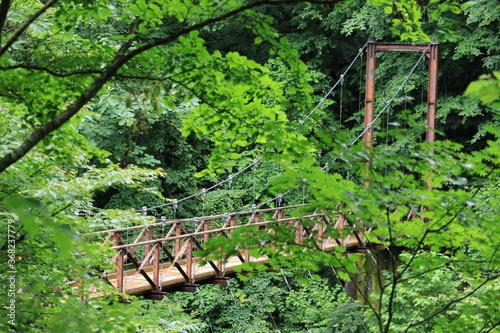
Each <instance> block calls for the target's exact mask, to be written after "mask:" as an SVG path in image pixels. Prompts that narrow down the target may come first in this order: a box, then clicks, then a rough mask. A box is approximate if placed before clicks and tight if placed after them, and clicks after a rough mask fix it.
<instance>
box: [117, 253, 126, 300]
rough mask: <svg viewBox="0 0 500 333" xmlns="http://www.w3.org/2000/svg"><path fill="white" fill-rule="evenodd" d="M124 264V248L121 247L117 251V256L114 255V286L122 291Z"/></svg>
mask: <svg viewBox="0 0 500 333" xmlns="http://www.w3.org/2000/svg"><path fill="white" fill-rule="evenodd" d="M124 265H125V250H124V249H121V250H119V252H118V257H116V288H117V289H118V292H120V293H123V292H125V291H124V281H123V280H124V267H123V266H124Z"/></svg>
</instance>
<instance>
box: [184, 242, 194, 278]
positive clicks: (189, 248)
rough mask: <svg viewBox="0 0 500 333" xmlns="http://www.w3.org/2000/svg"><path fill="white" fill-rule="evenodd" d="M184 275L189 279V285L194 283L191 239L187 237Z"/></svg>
mask: <svg viewBox="0 0 500 333" xmlns="http://www.w3.org/2000/svg"><path fill="white" fill-rule="evenodd" d="M186 253H187V254H186V274H187V276H188V277H189V280H190V281H189V283H193V282H194V276H193V238H192V237H189V240H188V244H187V249H186Z"/></svg>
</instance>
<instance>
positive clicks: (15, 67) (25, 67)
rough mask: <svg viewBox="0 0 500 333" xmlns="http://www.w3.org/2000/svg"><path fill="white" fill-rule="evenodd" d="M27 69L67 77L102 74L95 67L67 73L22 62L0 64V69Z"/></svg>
mask: <svg viewBox="0 0 500 333" xmlns="http://www.w3.org/2000/svg"><path fill="white" fill-rule="evenodd" d="M19 68H22V69H29V70H35V71H42V72H45V73H48V74H50V75H53V76H57V77H68V76H73V75H86V74H102V73H103V71H99V70H95V69H89V70H86V71H75V72H67V73H60V72H56V71H53V70H51V69H49V68H47V67H42V66H32V65H24V64H17V65H12V66H3V67H1V66H0V71H8V70H12V69H19Z"/></svg>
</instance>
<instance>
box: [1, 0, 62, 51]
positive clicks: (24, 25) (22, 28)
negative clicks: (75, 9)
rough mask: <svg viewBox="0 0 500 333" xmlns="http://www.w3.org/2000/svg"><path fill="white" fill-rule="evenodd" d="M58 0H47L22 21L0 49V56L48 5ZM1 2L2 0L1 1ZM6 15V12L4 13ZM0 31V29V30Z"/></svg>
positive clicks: (50, 5)
mask: <svg viewBox="0 0 500 333" xmlns="http://www.w3.org/2000/svg"><path fill="white" fill-rule="evenodd" d="M57 1H59V0H49V1H48V2H47V3H46V4H45V6H43V7H42V8H41V9H40V10H39V11H38V12H36V13H35V14H34V15H33V16H32V17H30V18H29V20H28V21H26V23H24V24H23V25H22V26H21V28H19V30H17V32H16V33H15V34H14V35H13V36H12V37H11V38H10V39H9V40H8V41H7V43H5V45H4V46H3V47H2V48H1V49H0V57H1V56H2V55H3V54H4V53H5V52H6V51H7V50H8V49H9V48H10V47H11V46H12V44H14V43H15V42H16V41H17V39H18V38H19V37H20V36H21V35H22V34H23V32H25V31H26V29H28V27H29V26H30V25H31V23H33V22H35V20H36V19H37V18H39V17H40V16H41V15H42V14H43V13H45V12H46V11H47V9H49V8H50V7H52V6H53V5H55V4H56V2H57ZM2 4H3V1H2ZM5 15H7V13H5ZM0 33H1V31H0Z"/></svg>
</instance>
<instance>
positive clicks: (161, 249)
mask: <svg viewBox="0 0 500 333" xmlns="http://www.w3.org/2000/svg"><path fill="white" fill-rule="evenodd" d="M365 49H366V54H367V56H366V91H365V122H364V130H363V132H362V133H361V134H360V135H359V136H358V137H357V138H355V139H354V141H353V142H352V144H355V143H356V142H357V141H358V140H359V139H360V138H361V137H364V143H365V145H367V146H370V145H372V137H373V125H374V123H375V122H376V121H377V119H378V118H379V117H380V115H381V114H383V113H384V112H385V111H386V110H387V108H388V107H389V106H390V104H391V102H392V100H393V99H394V98H395V97H396V96H397V95H398V94H399V92H400V91H401V89H402V87H403V86H404V85H405V84H406V83H407V82H408V79H409V77H410V75H411V74H412V73H413V72H414V71H415V69H416V68H417V65H418V64H419V63H420V61H421V60H422V59H423V58H424V57H425V56H427V57H428V58H429V59H430V61H429V88H428V89H429V92H428V101H427V104H428V119H427V132H426V140H427V141H429V142H434V139H435V138H434V122H435V120H434V117H435V111H436V98H437V61H438V51H437V50H438V44H437V43H435V42H432V43H430V44H417V45H409V44H388V43H377V42H375V41H374V40H373V39H370V40H369V41H368V42H367V43H366V44H365V45H364V46H363V48H361V49H360V50H359V52H358V54H357V55H356V57H355V58H354V60H353V61H352V62H351V64H350V65H349V66H348V67H347V69H346V71H345V72H344V73H343V74H342V75H341V77H340V79H339V80H338V81H337V82H336V83H335V85H334V86H333V87H332V88H331V89H330V91H329V92H328V93H327V94H326V95H325V96H324V97H323V98H322V99H321V101H320V102H319V103H318V105H317V106H316V107H315V108H314V109H313V110H312V111H311V112H310V113H309V114H308V115H307V116H306V117H305V118H304V119H303V120H301V123H303V122H304V121H306V120H307V119H308V118H309V117H310V116H311V114H312V113H313V112H314V110H315V109H317V108H319V107H322V106H323V104H324V101H325V99H326V98H328V97H329V96H330V94H331V93H332V91H333V90H334V89H335V88H336V87H337V85H339V83H341V82H342V80H344V78H345V75H346V74H347V72H348V71H349V69H350V68H351V67H352V65H353V64H354V62H355V61H356V60H357V59H358V58H360V57H362V55H363V53H364V52H365ZM385 51H398V52H400V51H408V52H420V53H421V56H420V58H419V59H418V61H417V63H416V64H415V66H414V67H413V68H412V70H411V71H410V73H409V74H408V75H407V76H406V77H405V79H404V81H403V82H402V84H401V86H400V87H399V89H397V91H396V92H395V93H394V94H393V96H392V97H391V98H389V100H388V101H387V102H386V103H385V104H384V106H383V107H382V109H381V111H380V112H379V113H378V114H376V115H375V114H374V104H375V103H374V102H375V66H376V64H375V63H376V56H377V54H378V53H380V52H385ZM260 160H261V158H258V159H256V160H254V161H253V162H252V163H251V164H250V165H248V166H246V167H245V168H243V169H241V170H240V171H239V172H238V173H236V174H233V175H230V176H229V177H228V178H227V179H226V180H224V181H222V182H220V183H218V184H215V185H213V186H212V187H210V188H208V189H202V191H200V192H199V193H196V194H193V195H190V196H188V197H185V198H182V199H179V200H173V201H171V202H168V203H165V204H162V205H158V206H155V207H149V208H148V207H143V208H142V209H139V210H136V211H135V212H142V213H143V215H147V213H148V211H149V210H152V209H156V208H160V207H164V206H172V208H173V209H174V210H175V209H176V208H177V205H178V204H179V203H180V202H182V201H185V200H188V199H191V198H193V197H196V196H201V197H202V198H204V197H205V195H206V194H207V192H208V191H212V190H214V189H216V188H217V187H219V186H221V185H222V184H224V183H231V182H232V181H233V179H234V178H235V177H237V176H238V175H240V174H241V173H243V172H245V171H247V170H249V169H251V168H252V167H253V168H255V167H257V164H258V162H259V161H260ZM323 170H324V171H328V165H325V167H324V168H323ZM367 186H369V184H367ZM430 189H431V188H430V186H429V190H430ZM290 191H291V190H289V191H287V192H284V193H281V194H279V195H278V196H276V197H275V198H273V199H271V200H268V201H266V202H263V203H260V204H258V205H257V204H253V205H252V206H251V207H250V208H248V209H244V210H241V211H238V212H234V213H225V214H220V215H212V216H203V217H196V218H187V219H172V220H167V219H166V218H164V217H162V218H161V219H157V220H156V222H155V223H152V224H149V225H144V226H129V227H125V228H118V229H110V230H103V231H99V232H96V233H94V234H93V237H95V239H97V241H102V242H103V243H104V244H107V245H109V246H110V247H111V249H113V250H114V251H115V253H116V254H115V255H114V257H113V260H114V261H115V262H116V269H115V271H113V272H107V273H104V274H103V275H102V277H103V278H105V279H106V280H107V281H109V283H110V284H112V285H113V286H114V287H115V288H116V289H117V290H118V291H119V292H121V293H126V294H129V295H145V296H146V297H149V298H153V299H161V298H162V295H163V293H164V292H167V291H172V290H183V291H194V290H196V288H197V287H198V286H199V285H200V284H203V283H215V284H226V283H227V277H228V275H231V274H233V273H234V272H235V271H237V270H239V269H241V266H242V265H244V264H245V263H247V262H253V263H258V264H265V263H266V262H267V260H268V258H267V257H266V256H260V257H255V256H252V251H251V249H249V248H241V249H235V251H234V253H230V254H228V257H226V258H225V260H224V261H222V260H220V259H218V260H210V258H201V257H197V256H196V255H195V253H196V251H199V250H204V249H205V244H206V243H207V242H208V241H210V240H211V239H213V238H214V237H220V236H225V237H228V238H230V237H233V235H235V234H238V235H239V233H237V232H236V231H237V230H238V229H239V228H242V227H245V228H247V229H245V230H258V231H259V232H265V233H268V234H275V233H276V230H278V229H277V228H275V227H276V226H289V227H290V230H292V231H293V233H294V239H290V242H291V243H293V244H297V245H301V244H303V242H305V241H307V242H309V243H308V245H310V244H314V246H315V247H316V248H317V249H318V250H320V251H325V252H329V251H333V250H335V249H336V248H338V247H341V248H342V249H343V251H345V252H346V253H348V252H362V251H365V250H366V248H367V246H368V245H370V246H374V245H376V244H367V240H366V238H365V236H364V235H365V234H366V232H369V231H370V229H369V228H366V227H364V226H363V223H362V221H359V222H360V223H358V224H356V225H354V224H353V223H352V222H351V223H350V222H349V221H352V220H353V219H352V218H351V219H348V218H347V216H346V215H344V214H345V213H341V212H340V211H328V212H326V211H325V212H314V213H312V214H309V215H307V214H306V215H300V217H298V216H299V215H298V214H296V213H294V212H296V211H297V210H298V209H299V208H300V207H301V206H304V205H294V206H287V207H280V202H281V199H282V198H283V196H284V195H286V194H288V193H289V192H290ZM273 201H274V202H276V205H275V206H276V207H274V208H265V207H266V206H269V204H270V203H271V202H273ZM354 219H355V217H354ZM348 224H349V225H348ZM252 228H253V229H252ZM249 232H250V231H249ZM332 235H336V236H333V237H332ZM94 241H95V240H94ZM311 242H312V243H311ZM262 246H271V247H272V246H273V244H272V242H271V244H262Z"/></svg>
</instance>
